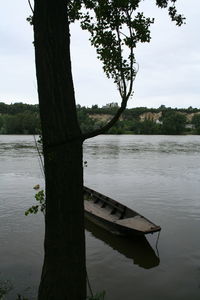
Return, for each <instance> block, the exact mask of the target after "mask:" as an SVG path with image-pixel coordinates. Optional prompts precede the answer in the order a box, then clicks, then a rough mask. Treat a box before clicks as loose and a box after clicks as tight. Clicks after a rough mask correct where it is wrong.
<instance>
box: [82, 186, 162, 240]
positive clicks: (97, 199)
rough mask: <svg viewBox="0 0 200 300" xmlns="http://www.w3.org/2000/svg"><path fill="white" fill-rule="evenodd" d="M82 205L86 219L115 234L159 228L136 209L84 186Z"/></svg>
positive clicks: (138, 233)
mask: <svg viewBox="0 0 200 300" xmlns="http://www.w3.org/2000/svg"><path fill="white" fill-rule="evenodd" d="M84 207H85V217H86V218H87V219H88V220H90V221H92V222H93V223H95V224H96V225H99V226H101V227H102V228H104V229H106V230H108V231H110V232H112V233H114V234H117V235H124V236H134V235H145V234H148V233H154V232H158V231H160V230H161V228H160V226H157V225H155V224H154V223H152V222H151V221H150V220H148V219H147V218H145V217H143V216H141V215H140V214H139V213H137V212H136V211H134V210H132V209H130V208H128V207H126V206H125V205H123V204H121V203H119V202H117V201H116V200H113V199H111V198H109V197H107V196H104V195H102V194H100V193H98V192H96V191H94V190H92V189H90V188H88V187H84Z"/></svg>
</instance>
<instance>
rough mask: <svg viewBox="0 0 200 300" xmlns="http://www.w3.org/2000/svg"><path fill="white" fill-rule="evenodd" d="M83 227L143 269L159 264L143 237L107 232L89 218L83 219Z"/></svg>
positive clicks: (157, 258)
mask: <svg viewBox="0 0 200 300" xmlns="http://www.w3.org/2000/svg"><path fill="white" fill-rule="evenodd" d="M85 228H86V230H87V231H89V232H90V233H92V235H93V236H94V237H95V238H97V239H100V240H102V241H103V242H104V243H106V244H107V245H109V246H110V247H111V248H112V249H113V250H117V251H118V252H119V253H121V254H123V255H124V256H126V257H127V258H131V259H133V263H134V264H135V265H138V266H140V267H141V268H144V269H151V268H154V267H156V266H158V265H159V263H160V259H159V257H158V256H157V255H156V253H155V251H154V250H153V248H152V247H151V245H150V244H149V242H148V241H147V239H146V238H145V237H136V238H134V239H131V240H130V239H127V238H125V237H120V236H116V235H113V234H111V233H109V232H108V231H106V230H103V229H102V228H100V227H98V226H96V225H95V224H93V223H91V222H90V221H89V220H85Z"/></svg>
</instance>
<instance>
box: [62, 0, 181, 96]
mask: <svg viewBox="0 0 200 300" xmlns="http://www.w3.org/2000/svg"><path fill="white" fill-rule="evenodd" d="M140 2H141V0H75V1H74V0H71V1H68V14H69V21H70V22H74V21H75V20H79V21H80V24H81V28H82V29H83V30H87V31H88V32H89V33H90V35H91V38H90V41H91V44H92V45H93V46H94V47H95V48H96V51H97V55H98V56H97V57H98V59H100V60H101V62H102V63H103V70H104V72H105V73H106V75H107V77H108V78H112V79H113V80H114V82H115V83H116V84H117V87H118V89H119V92H120V95H121V97H122V99H123V100H127V99H128V98H129V97H130V96H131V94H132V89H133V81H134V79H135V76H136V73H137V69H138V67H137V64H136V61H135V56H134V48H136V46H137V44H138V43H139V42H141V43H145V42H150V39H151V36H150V25H151V24H152V23H154V19H153V18H149V17H145V16H144V13H143V12H140V11H139V5H140ZM155 4H156V5H157V6H158V7H160V8H168V13H169V15H170V17H171V19H172V21H175V23H176V25H178V26H180V25H182V24H183V23H184V20H185V18H184V17H183V16H182V15H180V14H178V13H177V9H176V6H175V4H176V0H155Z"/></svg>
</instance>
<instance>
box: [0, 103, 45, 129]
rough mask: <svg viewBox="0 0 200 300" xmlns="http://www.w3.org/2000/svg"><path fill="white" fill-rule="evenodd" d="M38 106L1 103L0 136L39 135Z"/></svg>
mask: <svg viewBox="0 0 200 300" xmlns="http://www.w3.org/2000/svg"><path fill="white" fill-rule="evenodd" d="M39 133H40V117H39V108H38V105H37V104H36V105H30V104H23V103H14V104H10V105H8V104H5V103H3V102H0V134H39Z"/></svg>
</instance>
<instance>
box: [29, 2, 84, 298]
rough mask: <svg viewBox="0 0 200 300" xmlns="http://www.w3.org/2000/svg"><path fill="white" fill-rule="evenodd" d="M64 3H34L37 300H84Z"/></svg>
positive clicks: (77, 149) (78, 160)
mask: <svg viewBox="0 0 200 300" xmlns="http://www.w3.org/2000/svg"><path fill="white" fill-rule="evenodd" d="M66 4H67V1H65V0H57V1H53V0H35V7H34V17H33V24H34V45H35V58H36V75H37V82H38V94H39V106H40V116H41V126H42V137H43V151H44V167H45V182H46V216H45V242H44V243H45V257H44V265H43V270H42V275H41V282H40V287H39V294H38V299H39V300H58V299H59V300H64V299H65V300H66V299H69V300H83V299H85V298H86V268H85V237H84V215H83V212H84V209H83V192H82V188H83V170H82V137H81V132H80V128H79V125H78V122H77V116H76V106H75V97H74V88H73V81H72V74H71V62H70V49H69V44H70V34H69V24H68V19H67V5H66Z"/></svg>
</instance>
